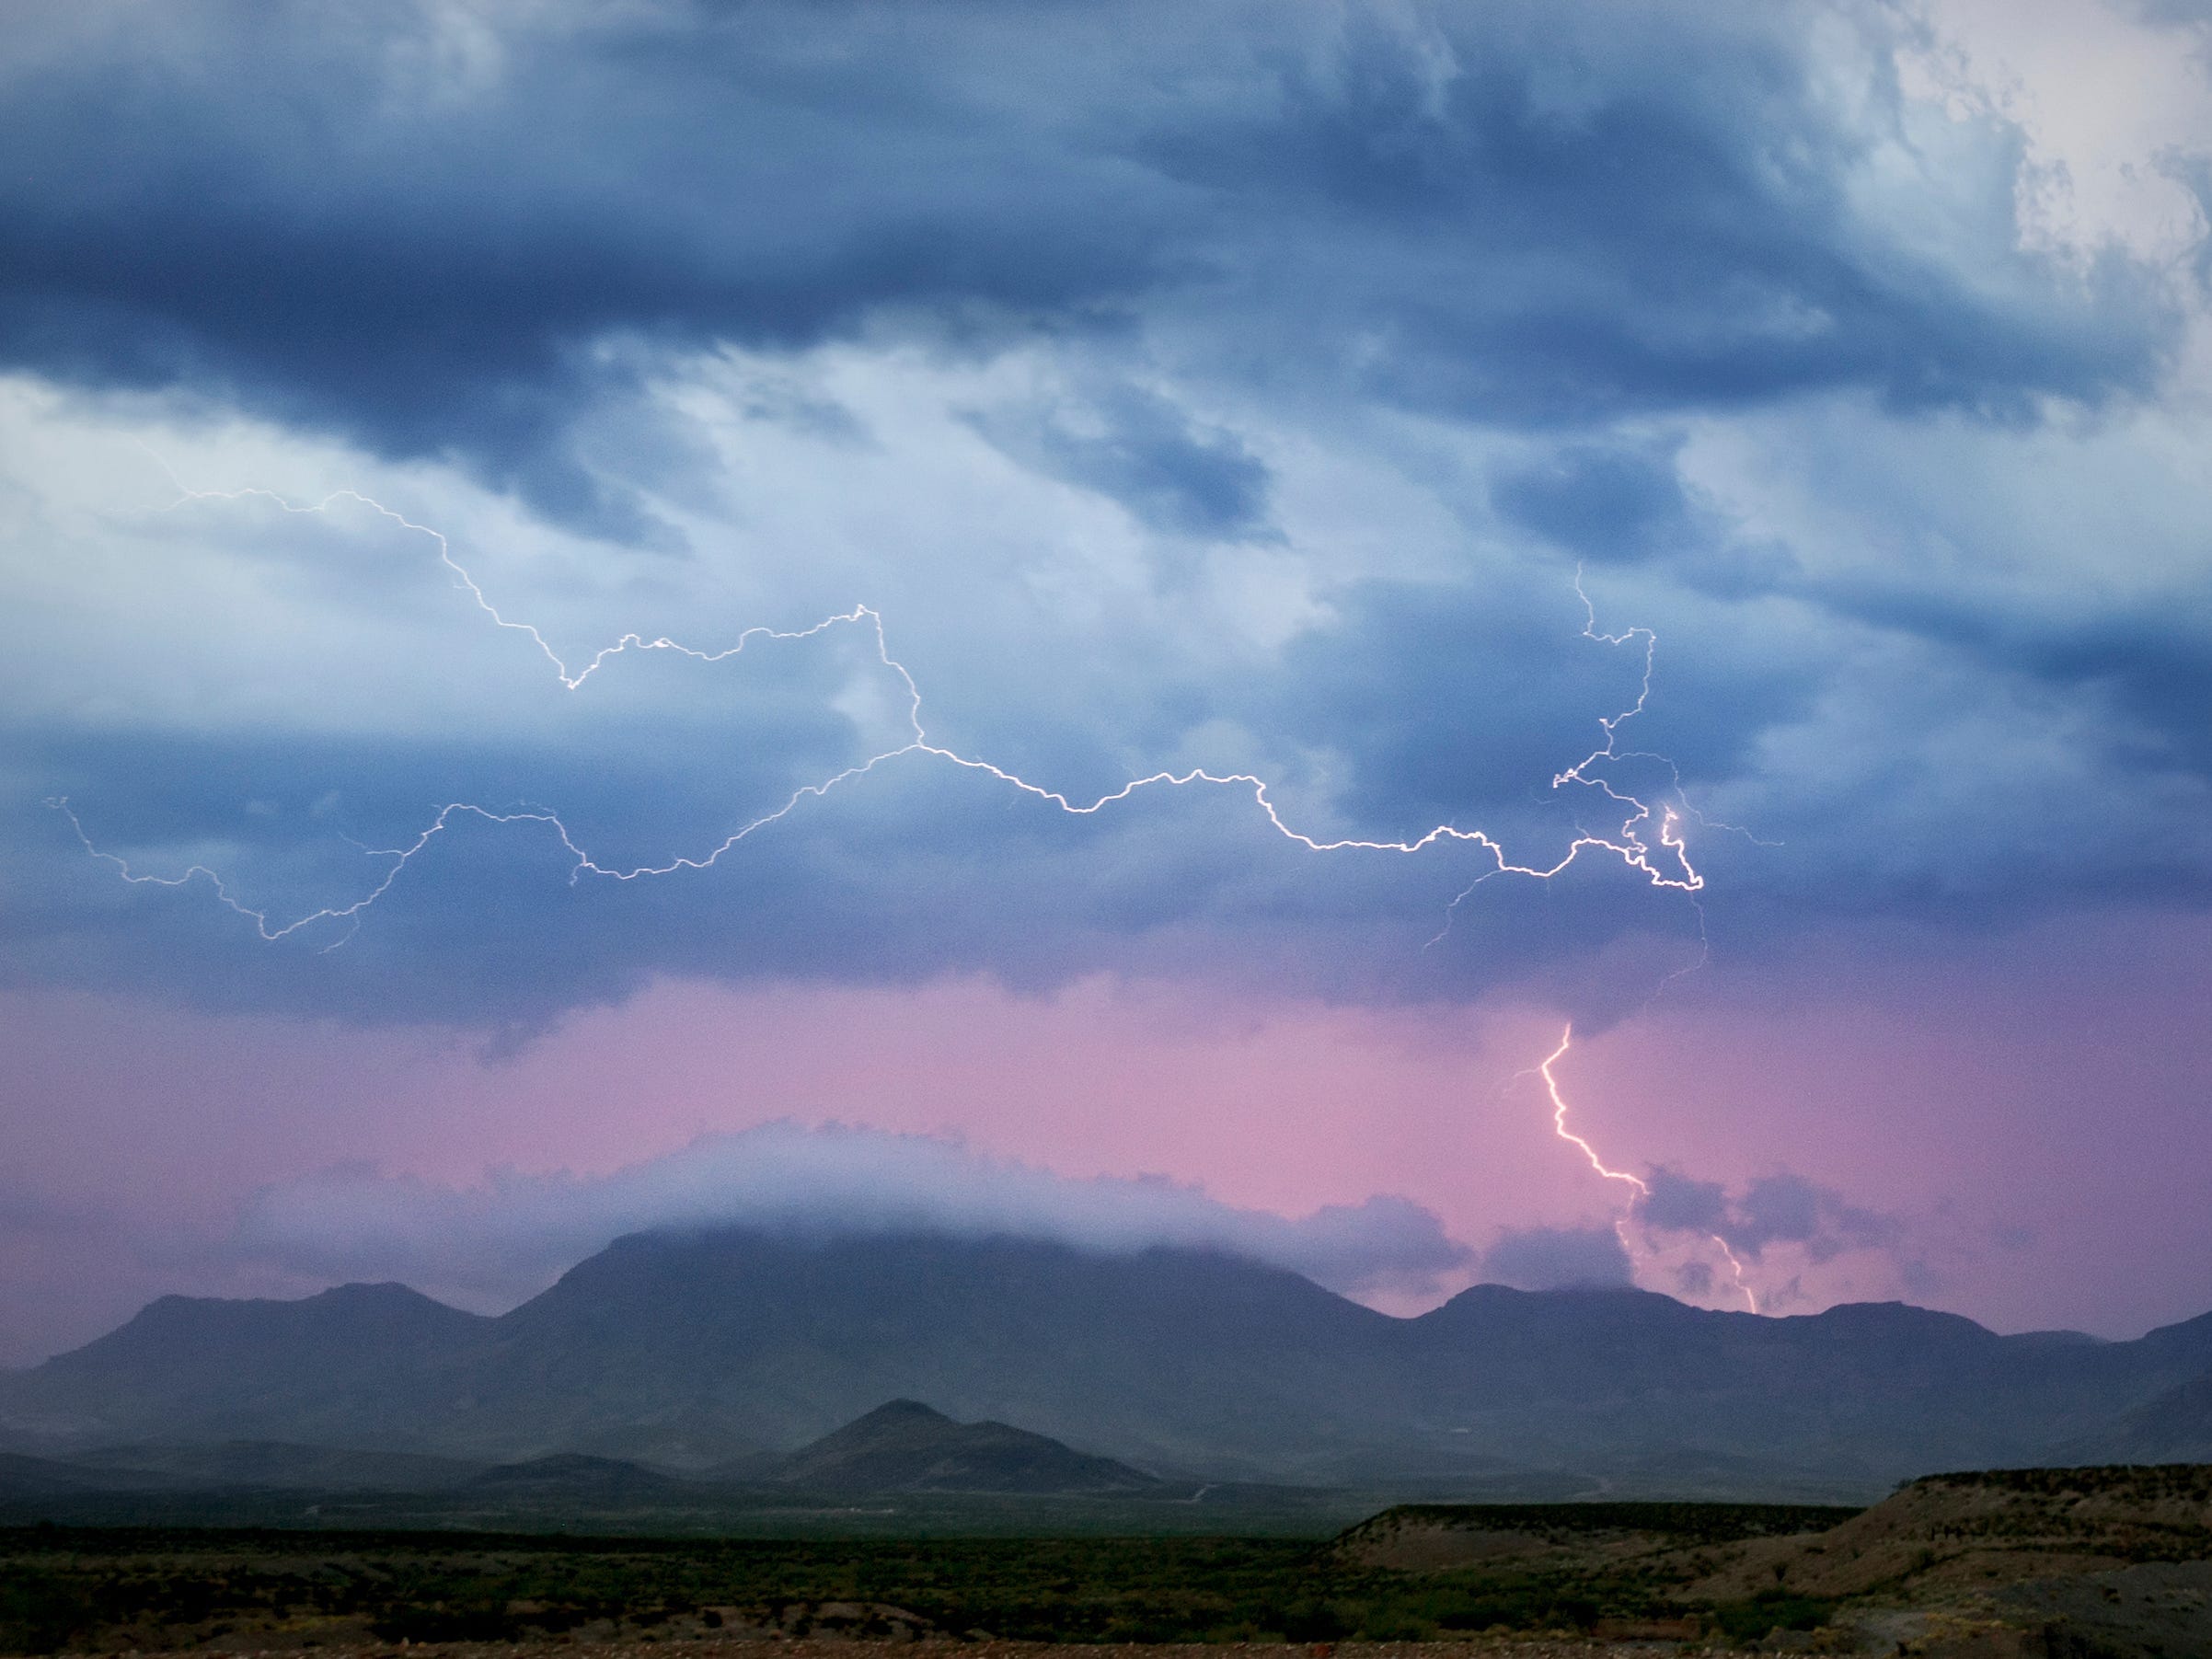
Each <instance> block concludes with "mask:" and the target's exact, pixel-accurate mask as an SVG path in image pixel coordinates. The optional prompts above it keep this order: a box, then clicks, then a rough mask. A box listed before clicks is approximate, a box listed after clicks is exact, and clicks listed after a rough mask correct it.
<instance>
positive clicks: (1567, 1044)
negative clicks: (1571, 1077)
mask: <svg viewBox="0 0 2212 1659" xmlns="http://www.w3.org/2000/svg"><path fill="white" fill-rule="evenodd" d="M1573 1046H1574V1027H1573V1026H1572V1025H1570V1026H1568V1027H1567V1029H1566V1030H1565V1031H1561V1033H1560V1039H1559V1046H1558V1047H1557V1048H1555V1049H1553V1050H1552V1051H1551V1052H1550V1054H1546V1055H1545V1056H1544V1061H1543V1064H1542V1065H1540V1066H1538V1067H1537V1068H1536V1069H1537V1074H1538V1076H1539V1077H1542V1078H1543V1079H1544V1089H1545V1092H1546V1093H1548V1094H1549V1095H1550V1097H1551V1129H1552V1133H1553V1134H1555V1135H1558V1136H1559V1137H1560V1139H1561V1140H1562V1141H1566V1142H1569V1143H1570V1144H1572V1145H1573V1146H1579V1147H1581V1148H1582V1155H1583V1156H1584V1158H1588V1159H1589V1160H1590V1168H1592V1169H1595V1170H1596V1171H1597V1172H1598V1173H1599V1174H1600V1175H1602V1176H1604V1177H1605V1178H1606V1179H1607V1181H1625V1182H1626V1183H1627V1184H1628V1185H1630V1186H1631V1187H1634V1188H1635V1189H1636V1193H1637V1196H1638V1197H1640V1198H1649V1197H1650V1196H1651V1195H1652V1189H1651V1188H1650V1187H1649V1186H1647V1185H1646V1184H1645V1183H1644V1182H1643V1181H1640V1180H1638V1179H1637V1178H1636V1177H1635V1176H1633V1175H1630V1173H1629V1172H1628V1171H1627V1170H1626V1169H1607V1168H1606V1164H1605V1159H1603V1158H1599V1157H1598V1156H1597V1148H1596V1147H1595V1146H1591V1145H1590V1143H1589V1142H1588V1141H1586V1140H1584V1139H1583V1137H1582V1136H1581V1135H1577V1134H1575V1133H1574V1131H1573V1130H1572V1129H1570V1128H1568V1127H1567V1097H1566V1096H1565V1095H1562V1094H1561V1093H1560V1091H1559V1079H1558V1078H1557V1077H1553V1076H1552V1075H1551V1068H1552V1066H1555V1065H1557V1064H1558V1063H1559V1062H1560V1061H1561V1060H1563V1059H1565V1058H1566V1055H1567V1051H1568V1050H1569V1049H1571V1048H1573Z"/></svg>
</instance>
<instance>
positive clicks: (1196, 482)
mask: <svg viewBox="0 0 2212 1659" xmlns="http://www.w3.org/2000/svg"><path fill="white" fill-rule="evenodd" d="M975 426H976V429H977V430H978V431H979V432H982V433H983V434H984V436H985V437H986V438H988V439H989V440H990V441H991V442H992V444H995V445H997V447H998V448H999V449H1000V450H1001V451H1003V452H1004V453H1005V454H1007V455H1009V456H1011V457H1012V458H1013V459H1015V460H1017V461H1019V462H1020V463H1021V464H1022V465H1024V466H1026V467H1032V468H1034V469H1035V470H1037V471H1039V472H1043V473H1045V474H1048V475H1050V476H1051V477H1054V478H1060V479H1062V480H1064V481H1066V482H1067V483H1071V484H1077V485H1080V486H1082V487H1083V488H1085V489H1089V490H1097V491H1098V492H1099V493H1100V494H1101V495H1105V496H1109V497H1111V498H1112V499H1113V500H1115V501H1120V502H1121V503H1122V504H1123V506H1124V507H1126V508H1127V509H1128V510H1129V511H1130V513H1133V514H1135V516H1136V518H1138V519H1139V520H1140V521H1142V522H1143V523H1144V524H1148V525H1150V526H1151V527H1152V528H1153V529H1155V530H1160V531H1165V532H1167V533H1169V534H1170V535H1180V536H1208V537H1220V538H1237V537H1241V536H1250V535H1252V534H1254V533H1256V532H1259V531H1262V530H1263V529H1264V528H1265V513H1266V506H1267V485H1268V470H1267V467H1265V466H1264V465H1263V464H1262V462H1261V461H1260V460H1259V458H1258V457H1257V456H1255V455H1252V453H1251V452H1250V450H1248V449H1247V448H1245V446H1244V445H1243V444H1241V443H1240V442H1239V441H1238V438H1237V436H1236V434H1235V433H1233V432H1221V431H1212V432H1208V431H1203V430H1200V429H1198V428H1196V427H1194V426H1193V425H1192V422H1191V421H1190V419H1189V418H1188V417H1187V416H1186V415H1185V414H1184V413H1183V412H1182V411H1181V409H1177V408H1176V406H1175V405H1174V404H1173V403H1171V402H1169V400H1168V399H1167V398H1165V397H1159V396H1158V395H1157V394H1154V393H1150V392H1146V391H1144V390H1142V389H1141V388H1138V387H1135V386H1121V387H1116V388H1113V389H1112V390H1111V391H1108V392H1106V393H1105V394H1103V395H1102V396H1100V397H1096V398H1093V399H1091V400H1089V402H1088V403H1087V404H1081V405H1077V407H1075V408H1074V409H1062V408H1059V407H1056V406H1054V405H1052V404H1048V403H1043V402H1039V403H1034V404H1031V405H1028V406H1025V407H1016V408H1012V409H993V410H992V411H990V413H989V414H987V415H984V416H979V417H977V418H976V420H975Z"/></svg>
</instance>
